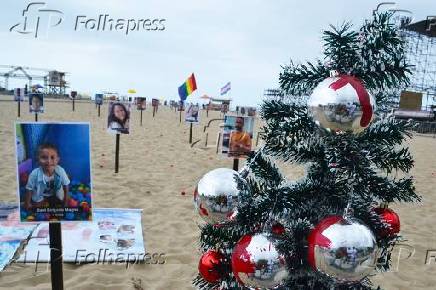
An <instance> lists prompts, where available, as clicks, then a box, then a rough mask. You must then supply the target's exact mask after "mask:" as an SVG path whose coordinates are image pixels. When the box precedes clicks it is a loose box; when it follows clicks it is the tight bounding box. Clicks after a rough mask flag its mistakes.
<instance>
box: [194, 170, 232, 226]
mask: <svg viewBox="0 0 436 290" xmlns="http://www.w3.org/2000/svg"><path fill="white" fill-rule="evenodd" d="M237 175H238V172H237V171H235V170H232V169H229V168H217V169H214V170H212V171H210V172H208V173H206V174H205V175H204V176H203V177H202V178H201V179H200V181H199V182H198V185H197V187H196V188H195V191H194V203H195V207H196V209H197V211H198V213H199V214H200V216H201V217H202V218H203V219H204V220H205V221H206V222H208V223H210V224H217V223H222V222H226V221H231V220H234V218H235V216H234V211H235V210H236V208H237V207H238V201H239V190H238V188H237V182H236V180H235V176H237Z"/></svg>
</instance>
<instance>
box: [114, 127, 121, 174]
mask: <svg viewBox="0 0 436 290" xmlns="http://www.w3.org/2000/svg"><path fill="white" fill-rule="evenodd" d="M119 161H120V134H117V137H116V140H115V173H118V165H119Z"/></svg>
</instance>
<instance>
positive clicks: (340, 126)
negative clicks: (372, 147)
mask: <svg viewBox="0 0 436 290" xmlns="http://www.w3.org/2000/svg"><path fill="white" fill-rule="evenodd" d="M307 105H308V108H309V112H310V113H311V115H312V117H313V119H314V121H315V122H316V123H317V124H318V125H319V126H321V127H322V128H325V129H329V130H332V131H335V132H336V131H351V132H353V133H359V132H361V131H363V130H364V129H365V128H366V127H367V126H368V125H369V124H370V123H371V121H372V120H373V119H374V112H375V110H376V107H375V100H374V98H373V97H372V96H371V95H370V94H369V93H368V92H367V90H366V89H365V87H364V86H363V84H362V83H361V81H360V80H359V79H358V78H356V77H353V76H349V75H337V76H333V77H329V78H327V79H325V80H323V81H322V82H320V83H319V84H318V85H317V87H316V88H315V89H314V90H313V92H312V95H311V96H310V98H309V100H308V104H307Z"/></svg>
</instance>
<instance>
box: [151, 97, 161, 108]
mask: <svg viewBox="0 0 436 290" xmlns="http://www.w3.org/2000/svg"><path fill="white" fill-rule="evenodd" d="M151 105H152V106H153V107H157V106H159V100H158V99H152V100H151Z"/></svg>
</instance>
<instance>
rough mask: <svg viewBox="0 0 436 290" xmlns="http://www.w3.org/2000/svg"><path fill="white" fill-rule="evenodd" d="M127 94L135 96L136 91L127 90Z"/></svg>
mask: <svg viewBox="0 0 436 290" xmlns="http://www.w3.org/2000/svg"><path fill="white" fill-rule="evenodd" d="M127 92H128V93H129V94H136V90H135V89H129V90H128V91H127Z"/></svg>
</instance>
